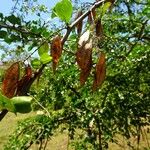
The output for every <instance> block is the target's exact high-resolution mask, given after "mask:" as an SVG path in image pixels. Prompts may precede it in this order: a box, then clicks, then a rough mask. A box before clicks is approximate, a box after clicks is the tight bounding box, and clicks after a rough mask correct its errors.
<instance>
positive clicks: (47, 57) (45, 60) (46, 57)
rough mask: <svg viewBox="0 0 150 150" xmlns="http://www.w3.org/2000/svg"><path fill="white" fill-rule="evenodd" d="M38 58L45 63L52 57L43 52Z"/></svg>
mask: <svg viewBox="0 0 150 150" xmlns="http://www.w3.org/2000/svg"><path fill="white" fill-rule="evenodd" d="M40 60H41V62H42V63H43V64H47V63H49V62H50V61H51V60H52V57H51V56H50V55H48V54H47V53H44V54H43V55H41V57H40Z"/></svg>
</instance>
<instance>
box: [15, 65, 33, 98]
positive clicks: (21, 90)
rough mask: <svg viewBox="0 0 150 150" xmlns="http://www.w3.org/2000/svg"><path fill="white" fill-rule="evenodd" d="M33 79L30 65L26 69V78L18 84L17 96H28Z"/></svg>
mask: <svg viewBox="0 0 150 150" xmlns="http://www.w3.org/2000/svg"><path fill="white" fill-rule="evenodd" d="M31 77H32V69H31V67H30V65H28V66H26V68H25V74H24V76H23V77H22V78H21V80H19V82H18V87H17V92H16V95H26V94H27V88H28V84H29V82H30V79H31Z"/></svg>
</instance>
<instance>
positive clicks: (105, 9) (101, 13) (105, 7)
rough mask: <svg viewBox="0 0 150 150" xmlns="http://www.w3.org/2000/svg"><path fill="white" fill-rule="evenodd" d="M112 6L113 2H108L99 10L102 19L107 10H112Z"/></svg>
mask: <svg viewBox="0 0 150 150" xmlns="http://www.w3.org/2000/svg"><path fill="white" fill-rule="evenodd" d="M111 5H112V3H111V2H106V3H104V5H102V6H101V7H100V8H99V9H98V13H99V14H100V18H102V17H103V16H104V15H105V14H106V12H107V10H108V9H109V8H110V6H111Z"/></svg>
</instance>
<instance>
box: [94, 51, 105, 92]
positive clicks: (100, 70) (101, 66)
mask: <svg viewBox="0 0 150 150" xmlns="http://www.w3.org/2000/svg"><path fill="white" fill-rule="evenodd" d="M105 76H106V60H105V54H104V53H101V54H100V56H99V60H98V62H97V64H96V68H95V78H94V82H93V87H92V89H93V91H95V90H97V88H98V87H100V86H101V85H102V84H103V82H104V80H105Z"/></svg>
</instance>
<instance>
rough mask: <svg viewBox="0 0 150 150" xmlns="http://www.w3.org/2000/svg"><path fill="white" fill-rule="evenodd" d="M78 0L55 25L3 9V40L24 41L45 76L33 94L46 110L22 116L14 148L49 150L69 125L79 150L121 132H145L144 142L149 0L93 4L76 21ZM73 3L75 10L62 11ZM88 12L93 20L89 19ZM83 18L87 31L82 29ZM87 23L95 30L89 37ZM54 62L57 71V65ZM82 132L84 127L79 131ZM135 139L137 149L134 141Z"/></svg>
mask: <svg viewBox="0 0 150 150" xmlns="http://www.w3.org/2000/svg"><path fill="white" fill-rule="evenodd" d="M28 2H29V1H28ZM30 2H32V1H30ZM110 2H111V5H110ZM33 4H34V3H33ZM60 4H61V5H62V7H61V8H62V9H60ZM66 5H67V7H66ZM72 5H73V4H71V2H70V1H69V0H62V1H60V2H59V3H57V4H56V6H55V7H54V9H53V15H54V14H55V15H56V16H57V17H59V18H60V19H61V20H62V21H63V22H62V24H61V23H60V24H61V25H62V26H63V27H61V28H60V27H59V25H58V26H57V27H50V26H49V24H48V22H46V23H45V22H42V21H41V18H40V17H39V20H38V21H28V22H27V21H26V20H25V17H22V18H21V17H19V16H16V15H10V16H4V14H1V15H0V18H1V22H0V27H1V29H0V32H1V34H0V38H1V39H3V40H4V41H5V42H6V43H8V44H10V43H15V44H16V47H18V46H20V47H21V49H22V51H20V52H19V53H21V54H24V53H25V52H27V54H28V56H27V57H24V60H28V61H29V62H31V65H32V66H31V67H32V71H33V74H32V75H33V76H34V80H35V79H37V78H39V77H40V81H41V82H39V85H38V87H36V86H32V87H31V89H30V88H28V90H29V89H30V92H29V91H28V90H27V91H26V92H25V93H28V94H29V95H32V96H33V97H34V103H33V107H34V109H42V110H43V112H44V115H42V116H35V117H34V118H30V119H27V120H25V121H24V122H22V123H21V124H20V125H19V126H18V129H17V130H16V132H15V133H14V134H13V135H12V137H11V139H10V141H9V143H8V145H7V146H6V149H14V148H17V147H19V148H21V149H27V148H29V147H30V146H31V145H32V144H33V143H35V142H39V143H40V145H41V146H40V147H41V149H42V148H43V149H44V146H43V147H42V144H43V142H44V141H45V140H46V139H47V138H48V139H49V138H50V136H53V134H54V133H55V129H56V128H58V127H59V125H61V124H63V125H65V127H66V130H67V131H68V133H69V137H70V139H71V140H72V143H73V147H74V149H82V150H83V149H94V150H96V149H99V150H101V149H107V148H108V147H109V144H108V143H109V142H116V140H115V135H116V134H121V135H123V136H124V137H125V138H126V139H130V138H131V137H132V136H134V137H135V136H137V137H138V138H137V147H138V148H139V143H140V135H141V129H142V128H143V127H145V126H147V125H149V113H150V103H149V95H150V90H149V89H150V82H149V81H150V70H149V68H150V62H149V60H150V47H149V12H148V7H149V6H150V3H149V1H148V0H144V1H134V0H130V1H126V0H121V1H117V2H115V3H113V1H109V2H108V1H107V2H106V3H105V2H100V1H98V2H96V3H93V4H88V3H85V4H84V5H83V6H84V7H83V9H82V14H81V15H80V17H79V16H78V17H77V18H76V20H75V21H73V20H72V19H71V14H72V13H73V14H72V16H74V15H76V9H75V8H74V11H72ZM68 7H69V11H68V14H67V13H65V14H64V12H63V13H62V10H64V9H66V8H68ZM89 7H90V8H89ZM22 8H24V5H22ZM22 10H24V9H22ZM38 11H40V9H38ZM35 12H36V10H35ZM41 12H43V10H41ZM20 13H21V12H20ZM45 13H46V14H49V12H47V11H45ZM95 13H96V14H95ZM65 15H66V16H65ZM88 16H89V17H90V18H91V19H92V20H90V21H88V22H87V20H86V19H87V17H88ZM12 18H13V19H12ZM84 18H86V19H84ZM14 19H15V20H16V22H14V21H13V20H14ZM83 19H84V24H83V23H82V24H81V22H82V21H83ZM79 23H80V32H79V31H77V33H76V29H75V27H77V30H79V27H78V26H79ZM64 26H65V30H67V31H66V33H65V30H64ZM81 28H83V29H84V30H85V31H86V32H85V33H88V32H89V36H87V35H86V36H83V35H84V34H85V33H84V32H82V31H81ZM84 30H83V31H84ZM55 35H57V36H56V37H58V36H59V40H58V43H59V44H54V45H53V43H54V42H55V38H56V37H55ZM60 35H64V36H60ZM18 36H19V37H20V38H17V37H18ZM60 42H61V45H60ZM91 42H92V44H91ZM49 44H50V45H51V46H50V45H49ZM87 45H88V46H87ZM61 46H63V48H61ZM53 47H54V49H53ZM87 47H88V48H87ZM49 48H50V49H51V55H52V58H51V56H49ZM91 48H92V54H91V53H90V52H91ZM55 49H56V50H57V51H55ZM82 50H83V51H82ZM37 51H38V55H39V56H38V57H36V58H35V56H34V55H33V53H35V52H37ZM52 51H53V53H52ZM85 51H86V53H85ZM15 52H16V53H17V49H16V50H15ZM87 52H89V55H86V54H87ZM54 54H55V56H57V61H56V62H55V57H54ZM100 54H101V55H100ZM43 55H44V56H43ZM99 56H100V57H99ZM43 57H44V60H43ZM91 57H92V60H91ZM20 60H21V59H20ZM89 60H90V61H89ZM54 62H55V63H57V68H56V67H55V68H54V70H55V74H54V73H53V71H52V69H51V64H52V63H54ZM76 62H77V63H78V66H79V67H80V70H79V69H78V66H77V65H76ZM97 62H98V63H97ZM86 64H87V66H86ZM90 65H91V66H90ZM105 70H106V73H105ZM81 73H82V75H81ZM41 74H42V75H41ZM79 79H82V80H83V81H84V82H81V80H80V81H79ZM34 80H32V82H31V81H30V82H29V83H30V85H31V84H32V83H33V81H34ZM93 81H94V85H92V84H93ZM80 82H81V85H80ZM83 83H84V84H83ZM24 85H25V82H24ZM92 86H93V90H92ZM23 90H24V88H23ZM29 127H31V128H29ZM77 130H82V131H84V132H83V133H82V134H81V136H79V137H77V136H76V132H77ZM35 131H36V132H35ZM76 138H78V141H77V142H76ZM117 142H118V141H117ZM117 142H116V143H117ZM128 145H129V146H130V147H132V143H128ZM39 149H40V148H39Z"/></svg>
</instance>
